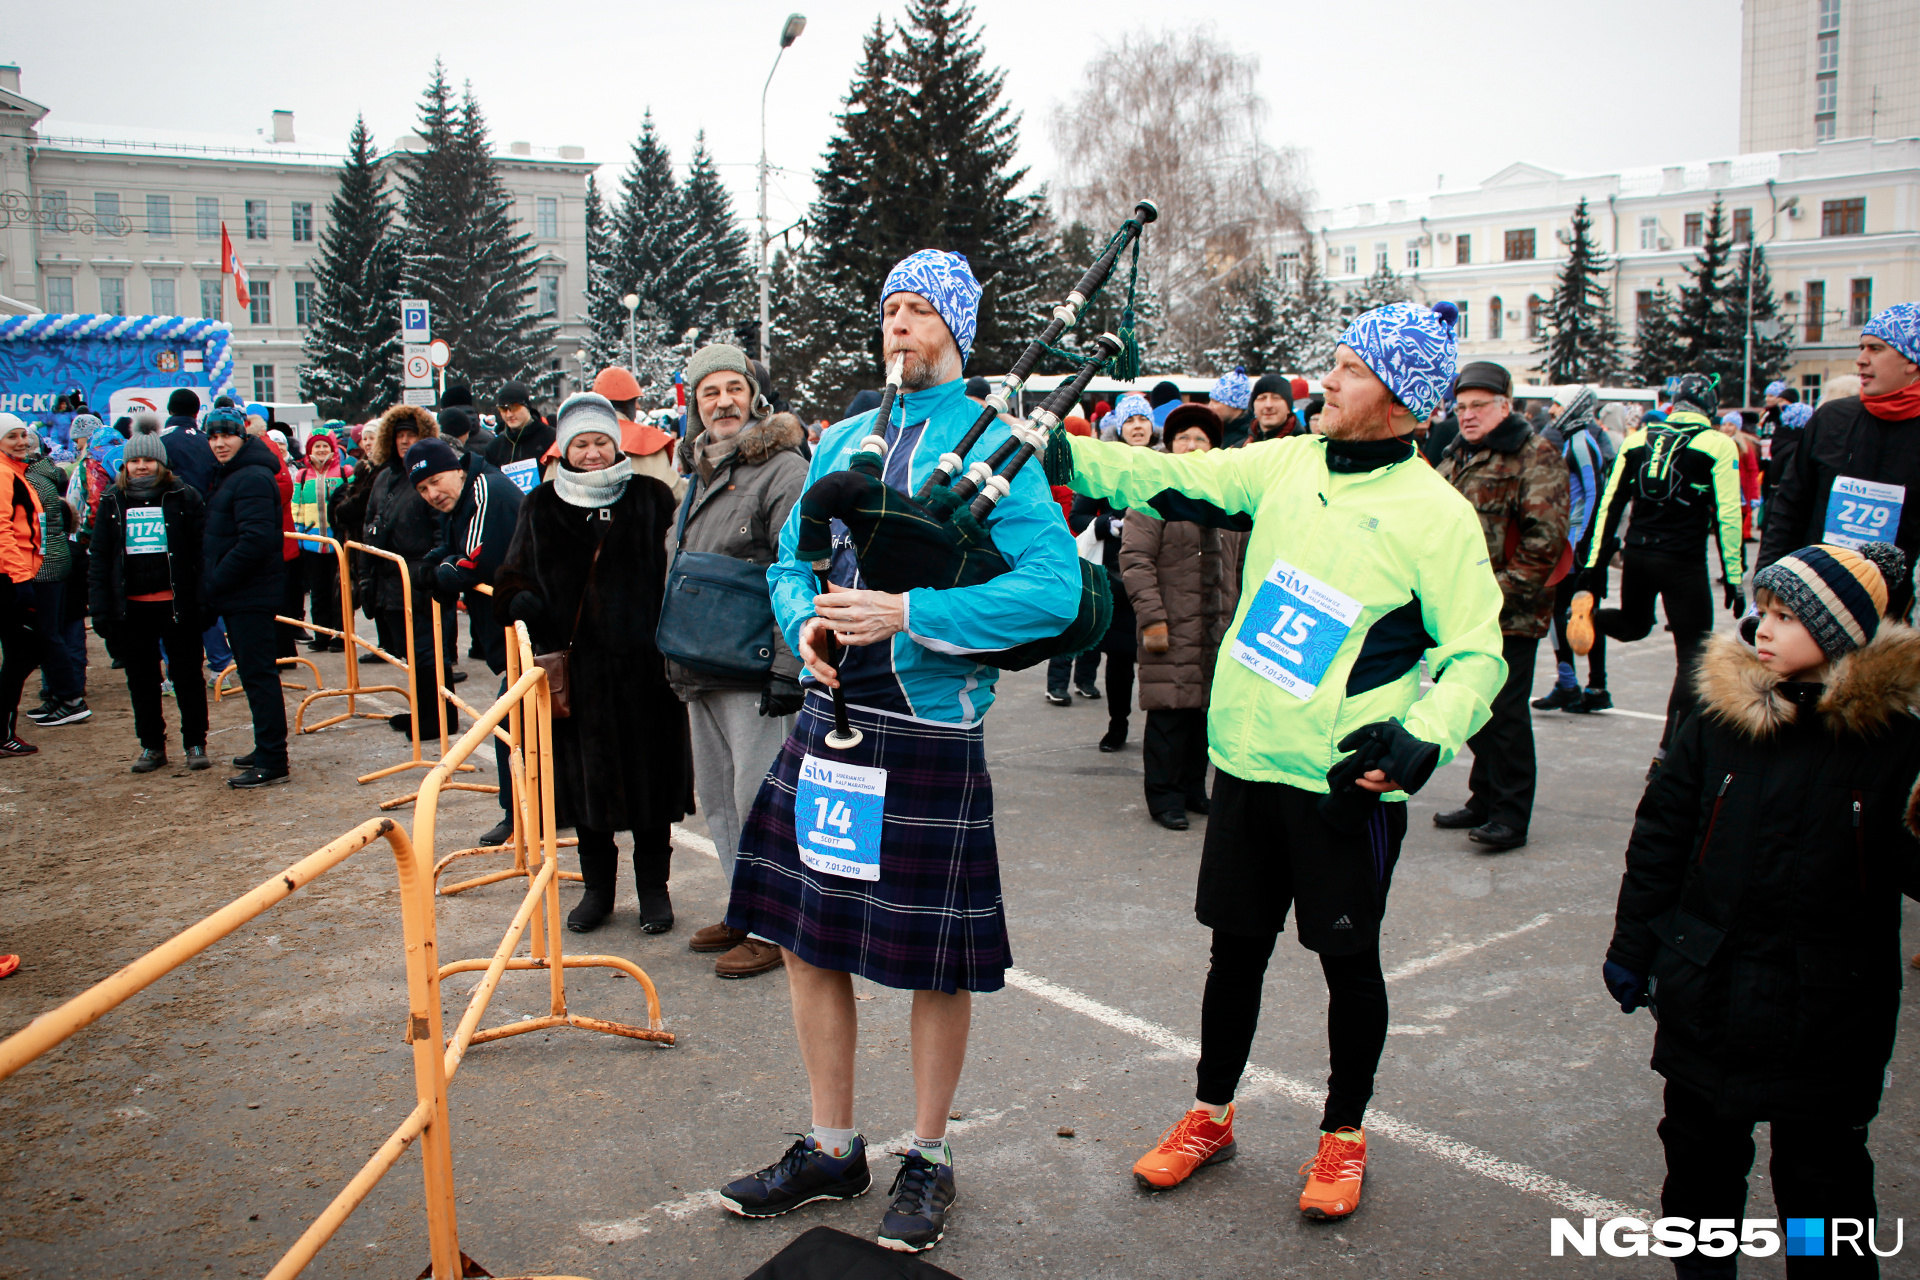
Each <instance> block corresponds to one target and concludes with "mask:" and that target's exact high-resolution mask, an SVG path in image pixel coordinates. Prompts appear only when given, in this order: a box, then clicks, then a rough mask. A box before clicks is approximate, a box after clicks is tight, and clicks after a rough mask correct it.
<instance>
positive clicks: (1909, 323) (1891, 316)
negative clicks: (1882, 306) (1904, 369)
mask: <svg viewBox="0 0 1920 1280" xmlns="http://www.w3.org/2000/svg"><path fill="white" fill-rule="evenodd" d="M1860 336H1861V337H1863V338H1878V339H1880V341H1882V342H1884V343H1886V344H1887V345H1888V346H1890V347H1892V348H1893V349H1894V350H1895V351H1898V352H1899V353H1900V354H1901V355H1903V356H1905V357H1906V358H1907V359H1909V360H1911V361H1913V362H1914V363H1915V364H1920V304H1915V303H1912V302H1899V303H1895V304H1894V305H1893V306H1891V307H1888V308H1887V309H1886V310H1885V311H1882V312H1881V313H1880V314H1879V315H1877V316H1875V317H1874V318H1873V319H1871V320H1869V321H1867V323H1866V326H1865V327H1864V328H1862V329H1861V330H1860Z"/></svg>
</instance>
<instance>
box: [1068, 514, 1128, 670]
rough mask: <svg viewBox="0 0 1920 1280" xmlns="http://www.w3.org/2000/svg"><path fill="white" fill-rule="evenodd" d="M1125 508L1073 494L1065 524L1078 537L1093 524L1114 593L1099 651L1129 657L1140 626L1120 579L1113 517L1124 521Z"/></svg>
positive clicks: (1101, 558)
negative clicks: (1109, 615) (1110, 613)
mask: <svg viewBox="0 0 1920 1280" xmlns="http://www.w3.org/2000/svg"><path fill="white" fill-rule="evenodd" d="M1126 514H1127V509H1126V508H1125V507H1116V506H1114V505H1113V503H1111V502H1109V501H1108V500H1107V499H1105V498H1089V497H1087V496H1085V495H1084V494H1076V495H1074V499H1073V509H1072V510H1071V511H1069V512H1067V528H1068V529H1070V530H1072V531H1073V536H1074V537H1076V538H1078V537H1079V536H1080V535H1081V534H1082V533H1084V532H1086V529H1087V526H1088V525H1093V526H1094V529H1093V540H1094V545H1095V546H1097V547H1099V548H1100V565H1101V567H1102V568H1104V569H1105V570H1106V571H1107V589H1108V592H1109V593H1110V594H1111V595H1112V597H1113V621H1112V622H1111V623H1110V624H1109V625H1108V627H1107V634H1106V636H1105V637H1104V638H1103V639H1102V640H1101V641H1100V646H1099V647H1100V652H1102V653H1105V654H1112V655H1115V656H1118V657H1122V658H1131V657H1133V656H1134V654H1135V651H1136V650H1137V649H1138V648H1139V641H1138V639H1137V638H1136V637H1137V634H1138V631H1139V628H1138V626H1137V625H1136V624H1135V622H1134V617H1133V602H1132V601H1130V600H1128V599H1127V584H1126V583H1125V582H1122V581H1121V579H1120V540H1121V534H1120V532H1119V530H1118V529H1117V528H1116V525H1115V520H1116V518H1117V519H1118V520H1119V521H1120V523H1122V524H1124V522H1125V519H1126Z"/></svg>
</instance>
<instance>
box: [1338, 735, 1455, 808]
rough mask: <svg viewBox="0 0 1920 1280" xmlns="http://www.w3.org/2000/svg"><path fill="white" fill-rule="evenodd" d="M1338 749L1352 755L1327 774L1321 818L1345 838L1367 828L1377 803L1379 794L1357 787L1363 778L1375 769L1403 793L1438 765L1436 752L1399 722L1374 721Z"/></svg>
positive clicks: (1419, 783)
mask: <svg viewBox="0 0 1920 1280" xmlns="http://www.w3.org/2000/svg"><path fill="white" fill-rule="evenodd" d="M1339 750H1341V751H1350V752H1352V754H1351V755H1349V756H1347V757H1346V758H1345V759H1343V760H1341V761H1339V762H1337V763H1336V764H1335V765H1334V766H1333V768H1331V769H1329V770H1327V795H1326V798H1325V799H1323V800H1321V801H1320V805H1319V808H1320V816H1321V817H1322V818H1324V819H1326V821H1327V824H1328V825H1329V826H1331V827H1333V828H1335V829H1336V830H1340V831H1345V832H1348V833H1349V834H1352V833H1356V832H1358V831H1360V830H1361V828H1363V827H1365V826H1366V823H1367V819H1368V818H1370V817H1372V816H1373V810H1374V808H1375V806H1377V805H1378V804H1379V803H1380V796H1379V793H1378V792H1374V791H1368V790H1367V789H1366V788H1364V787H1362V786H1360V785H1359V780H1360V778H1361V776H1362V775H1364V774H1365V773H1367V772H1368V771H1369V770H1371V769H1379V770H1381V771H1382V772H1383V773H1385V774H1386V775H1387V777H1388V778H1390V779H1392V780H1393V781H1394V782H1396V783H1398V784H1399V785H1400V789H1401V790H1403V791H1409V792H1411V791H1418V790H1419V789H1420V788H1421V787H1424V786H1426V785H1427V779H1428V778H1431V777H1432V776H1433V771H1434V769H1435V768H1436V767H1437V766H1438V765H1439V763H1440V748H1439V747H1437V746H1435V745H1434V744H1433V743H1431V742H1423V741H1421V740H1420V739H1419V738H1416V737H1414V736H1413V735H1412V734H1410V733H1408V732H1407V730H1406V726H1404V725H1402V724H1401V723H1400V722H1399V721H1398V720H1376V721H1374V722H1373V723H1372V724H1368V725H1362V726H1361V727H1360V728H1358V729H1355V730H1354V731H1353V732H1352V733H1350V734H1348V735H1347V736H1346V737H1344V738H1342V739H1340V743H1339Z"/></svg>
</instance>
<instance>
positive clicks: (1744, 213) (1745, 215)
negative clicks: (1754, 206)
mask: <svg viewBox="0 0 1920 1280" xmlns="http://www.w3.org/2000/svg"><path fill="white" fill-rule="evenodd" d="M1751 239H1753V210H1751V209H1735V210H1734V211H1733V242H1734V243H1735V244H1745V243H1747V241H1749V240H1751Z"/></svg>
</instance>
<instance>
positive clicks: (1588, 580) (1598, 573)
mask: <svg viewBox="0 0 1920 1280" xmlns="http://www.w3.org/2000/svg"><path fill="white" fill-rule="evenodd" d="M1580 589H1581V590H1582V591H1591V592H1592V593H1593V598H1594V600H1595V601H1596V602H1598V601H1601V600H1605V599H1606V598H1607V566H1606V564H1605V562H1604V561H1603V562H1602V563H1600V564H1597V565H1594V566H1593V567H1592V568H1591V569H1582V570H1581V571H1580Z"/></svg>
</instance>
